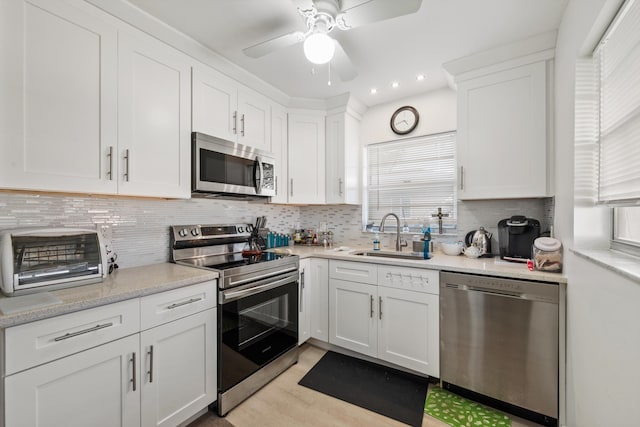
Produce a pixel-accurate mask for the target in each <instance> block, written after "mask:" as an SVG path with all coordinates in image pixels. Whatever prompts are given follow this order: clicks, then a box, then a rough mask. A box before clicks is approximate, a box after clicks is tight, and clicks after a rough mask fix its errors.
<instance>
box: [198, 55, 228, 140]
mask: <svg viewBox="0 0 640 427" xmlns="http://www.w3.org/2000/svg"><path fill="white" fill-rule="evenodd" d="M192 105H193V111H192V121H191V126H192V130H193V131H194V132H202V133H206V134H207V135H211V136H216V137H218V138H222V139H226V140H228V141H236V139H237V135H238V134H237V108H238V88H237V87H236V85H235V82H234V81H233V80H231V79H230V78H228V77H226V76H225V75H224V74H221V73H218V72H217V71H215V70H213V69H211V68H205V67H194V68H193V76H192Z"/></svg>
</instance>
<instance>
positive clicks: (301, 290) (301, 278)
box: [300, 270, 304, 313]
mask: <svg viewBox="0 0 640 427" xmlns="http://www.w3.org/2000/svg"><path fill="white" fill-rule="evenodd" d="M303 295H304V270H302V271H301V272H300V313H302V312H304V308H303V306H302V305H303Z"/></svg>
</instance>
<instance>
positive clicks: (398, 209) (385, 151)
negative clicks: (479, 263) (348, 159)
mask: <svg viewBox="0 0 640 427" xmlns="http://www.w3.org/2000/svg"><path fill="white" fill-rule="evenodd" d="M455 135H456V134H455V132H447V133H441V134H436V135H428V136H422V137H417V138H410V139H403V140H398V141H390V142H383V143H379V144H371V145H369V146H367V161H366V165H367V171H366V173H367V179H366V187H365V190H364V199H365V200H364V203H363V206H364V209H363V219H364V223H365V229H366V230H372V229H373V230H376V229H377V228H378V226H379V225H380V220H381V219H382V217H383V216H384V215H385V214H387V213H389V212H393V213H395V214H396V215H398V217H399V218H400V223H401V226H402V227H403V231H405V232H411V233H420V232H421V231H422V229H423V228H424V227H427V226H428V225H429V224H437V218H434V217H433V216H432V215H433V214H436V213H437V212H438V208H440V209H442V213H443V214H446V215H448V217H445V218H443V228H444V230H443V232H444V233H447V234H449V233H453V234H455V233H456V217H457V205H456V200H457V196H456V156H455V152H456V145H455ZM432 232H433V233H437V230H432Z"/></svg>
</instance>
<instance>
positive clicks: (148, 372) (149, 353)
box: [147, 345, 153, 383]
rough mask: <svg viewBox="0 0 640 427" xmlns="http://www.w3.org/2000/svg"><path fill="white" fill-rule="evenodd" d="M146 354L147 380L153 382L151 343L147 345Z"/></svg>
mask: <svg viewBox="0 0 640 427" xmlns="http://www.w3.org/2000/svg"><path fill="white" fill-rule="evenodd" d="M147 354H148V355H149V371H147V374H149V382H150V383H152V382H153V346H152V345H150V346H149V351H148V352H147Z"/></svg>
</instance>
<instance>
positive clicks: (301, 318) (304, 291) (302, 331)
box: [298, 259, 311, 345]
mask: <svg viewBox="0 0 640 427" xmlns="http://www.w3.org/2000/svg"><path fill="white" fill-rule="evenodd" d="M310 272H311V260H309V259H302V260H300V267H299V274H300V277H299V280H298V345H301V344H302V343H304V342H305V341H307V340H308V339H309V336H310V335H311V313H310V305H311V288H310V287H309V279H310V277H309V273H310Z"/></svg>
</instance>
